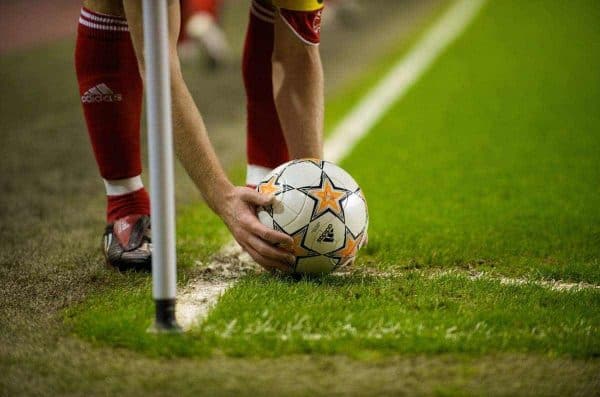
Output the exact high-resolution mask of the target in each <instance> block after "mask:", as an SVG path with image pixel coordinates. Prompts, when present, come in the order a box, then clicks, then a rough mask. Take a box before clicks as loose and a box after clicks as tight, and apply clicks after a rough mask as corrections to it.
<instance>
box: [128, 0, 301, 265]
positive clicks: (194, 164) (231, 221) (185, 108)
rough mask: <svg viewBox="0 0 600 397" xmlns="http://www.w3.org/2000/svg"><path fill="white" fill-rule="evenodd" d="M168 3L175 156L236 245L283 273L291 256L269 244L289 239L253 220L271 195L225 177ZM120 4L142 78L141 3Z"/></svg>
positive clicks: (175, 13)
mask: <svg viewBox="0 0 600 397" xmlns="http://www.w3.org/2000/svg"><path fill="white" fill-rule="evenodd" d="M168 4H169V46H170V48H169V51H170V68H171V90H172V104H173V134H174V143H175V150H176V152H177V155H178V157H179V159H180V160H181V162H182V163H183V166H184V167H185V169H186V171H187V172H188V174H189V175H190V177H191V178H192V180H193V181H194V183H195V184H196V186H197V187H198V189H199V190H200V192H201V193H202V195H203V196H204V198H205V200H206V202H207V203H208V205H209V206H210V207H211V208H212V209H213V210H214V211H215V212H216V213H217V214H218V215H219V216H221V218H222V219H223V221H224V222H225V223H226V225H227V226H228V227H229V229H230V230H231V232H232V234H233V236H234V237H235V238H236V240H237V241H238V242H239V243H240V245H242V247H243V248H244V249H246V251H248V253H250V255H251V256H252V257H253V258H254V259H255V260H256V261H257V262H258V263H260V264H261V265H263V266H265V267H268V268H273V267H275V268H280V269H282V270H285V265H284V264H285V263H290V262H292V261H293V260H294V258H293V256H291V255H290V254H289V253H288V252H286V251H284V250H282V249H280V248H276V247H274V246H273V245H272V244H275V243H279V244H288V245H290V246H291V243H292V241H291V238H290V237H289V236H287V235H285V234H283V233H278V232H275V231H274V230H271V229H268V228H266V227H264V226H263V225H262V224H261V223H260V222H259V221H258V219H257V218H256V214H255V207H256V206H257V205H267V204H269V203H270V202H271V201H272V197H265V196H262V195H260V194H258V193H257V192H255V191H253V190H251V189H248V188H238V187H234V186H233V185H232V184H231V182H230V181H229V180H228V178H227V176H226V175H225V172H224V171H223V169H222V167H221V165H220V163H219V161H218V159H217V156H216V154H215V152H214V149H213V147H212V145H211V143H210V141H209V139H208V135H207V133H206V127H205V126H204V122H203V120H202V117H201V116H200V112H199V111H198V108H197V107H196V105H195V103H194V100H193V99H192V96H191V94H190V92H189V90H188V88H187V86H186V84H185V82H184V80H183V76H182V74H181V68H180V64H179V58H178V56H177V50H176V42H177V36H178V34H179V21H180V15H179V0H169V3H168ZM123 5H124V8H125V14H126V16H127V20H128V22H129V26H130V32H131V38H132V41H133V45H134V48H135V51H136V55H137V57H138V63H139V64H140V71H141V74H142V77H144V55H143V52H144V51H143V30H142V10H141V1H140V0H124V1H123Z"/></svg>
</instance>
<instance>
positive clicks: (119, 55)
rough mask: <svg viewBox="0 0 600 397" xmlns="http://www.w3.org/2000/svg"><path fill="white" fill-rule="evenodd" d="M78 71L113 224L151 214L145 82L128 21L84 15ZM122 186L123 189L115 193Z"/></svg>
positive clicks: (86, 116) (81, 92) (77, 64)
mask: <svg viewBox="0 0 600 397" xmlns="http://www.w3.org/2000/svg"><path fill="white" fill-rule="evenodd" d="M75 69H76V71H77V81H78V83H79V94H80V95H81V102H82V106H83V113H84V116H85V121H86V124H87V129H88V133H89V136H90V140H91V142H92V147H93V150H94V155H95V157H96V162H97V164H98V167H99V169H100V174H101V175H102V177H103V178H104V180H105V182H106V183H107V194H108V195H109V197H108V209H107V218H108V221H109V222H112V221H114V220H116V219H118V218H122V217H124V216H127V215H131V214H149V213H150V205H149V200H148V194H147V193H146V191H145V190H144V188H143V186H142V185H141V178H140V177H139V176H140V174H141V172H142V163H141V155H140V118H141V111H142V90H143V88H142V80H141V77H140V73H139V70H138V65H137V59H136V57H135V52H134V50H133V46H132V44H131V38H130V36H129V30H128V27H127V21H126V20H125V19H124V18H119V17H114V16H110V15H104V14H98V13H95V12H93V11H90V10H87V9H85V8H84V9H82V10H81V16H80V18H79V28H78V30H77V45H76V49H75ZM113 182H116V186H117V189H110V188H109V187H110V186H112V184H113Z"/></svg>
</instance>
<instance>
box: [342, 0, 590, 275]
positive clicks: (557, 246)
mask: <svg viewBox="0 0 600 397" xmlns="http://www.w3.org/2000/svg"><path fill="white" fill-rule="evenodd" d="M517 9H518V10H519V11H518V12H517ZM531 18H534V20H535V23H530V21H529V20H530V19H531ZM599 21H600V15H599V11H598V7H594V6H593V2H586V1H580V2H576V3H574V4H570V5H569V6H568V7H567V6H565V5H564V4H561V3H560V2H538V1H533V2H527V4H521V5H519V6H518V7H517V6H516V5H515V4H514V3H512V2H491V3H490V4H489V5H488V7H487V9H486V11H485V12H484V13H483V15H481V16H480V18H479V19H478V20H477V21H476V23H475V25H474V26H473V27H472V29H471V30H470V31H469V32H468V33H467V34H466V35H465V36H463V37H462V38H461V39H459V42H458V43H456V45H455V46H453V48H452V49H451V50H450V51H449V53H448V54H447V55H445V56H443V57H442V58H441V59H440V60H439V61H438V62H437V63H436V65H435V66H434V68H433V69H432V70H431V71H430V72H429V73H428V74H427V77H425V78H424V79H422V80H421V81H420V82H419V83H418V84H417V85H416V86H415V87H414V89H412V90H411V91H410V92H409V94H408V95H407V97H405V99H404V100H403V101H402V102H401V103H399V104H397V105H396V106H395V107H394V108H393V109H392V110H391V111H389V112H388V113H387V115H386V117H384V119H383V120H381V122H380V123H379V124H378V125H377V126H376V127H375V128H374V129H373V132H372V133H371V135H370V136H369V137H368V138H367V139H365V140H364V141H363V142H362V143H361V144H359V145H358V147H357V148H356V150H355V151H354V152H353V154H352V155H351V156H349V157H348V158H347V159H346V161H344V163H343V165H344V166H345V167H347V168H348V169H349V170H351V172H352V173H353V174H354V176H355V177H356V179H357V180H358V181H359V182H360V183H361V184H362V187H363V189H364V191H365V194H366V196H367V199H368V202H369V205H370V212H371V237H372V238H371V241H372V244H371V246H370V247H369V253H370V254H371V255H372V257H373V259H374V262H376V263H380V266H388V265H398V264H399V265H401V266H405V267H414V266H416V267H421V266H443V267H448V266H465V267H466V266H475V265H477V263H484V266H485V267H486V268H488V269H489V268H492V267H493V268H495V269H496V270H498V271H501V272H502V273H505V274H520V275H523V274H528V275H532V276H541V277H547V278H559V279H571V280H577V281H579V280H584V281H589V282H595V283H598V282H600V266H599V265H600V262H599V258H600V189H599V188H598V186H599V185H598V184H599V182H600V160H599V156H598V153H600V112H598V111H597V104H598V103H600V74H598V72H597V71H598V68H599V67H600V44H599V41H598V40H597V39H598V37H600V29H599V27H598V26H599V24H598V22H599ZM507 26H510V29H507V28H506V27H507ZM559 54H560V55H559ZM365 159H369V160H368V161H365Z"/></svg>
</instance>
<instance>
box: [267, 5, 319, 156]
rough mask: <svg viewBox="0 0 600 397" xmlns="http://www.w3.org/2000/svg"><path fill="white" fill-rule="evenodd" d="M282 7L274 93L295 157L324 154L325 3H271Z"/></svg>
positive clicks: (278, 18)
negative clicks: (322, 55)
mask: <svg viewBox="0 0 600 397" xmlns="http://www.w3.org/2000/svg"><path fill="white" fill-rule="evenodd" d="M273 2H274V4H275V5H276V6H277V7H278V13H277V16H276V18H275V41H274V50H273V86H274V87H273V88H274V91H273V95H274V98H275V105H276V107H277V110H278V114H279V120H280V121H281V126H282V127H283V132H284V135H285V139H286V142H287V147H288V150H289V152H290V155H291V156H292V157H293V158H299V157H315V158H322V156H323V113H324V100H323V67H322V65H321V58H320V54H319V47H318V45H319V42H320V33H321V15H322V11H323V2H322V1H319V0H273Z"/></svg>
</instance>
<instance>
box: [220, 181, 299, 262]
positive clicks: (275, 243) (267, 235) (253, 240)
mask: <svg viewBox="0 0 600 397" xmlns="http://www.w3.org/2000/svg"><path fill="white" fill-rule="evenodd" d="M274 199H275V197H274V196H272V195H265V194H261V193H258V192H257V191H255V190H254V189H251V188H247V187H235V188H233V189H232V191H231V192H230V193H229V194H227V197H225V203H224V208H223V210H222V211H220V214H221V217H222V218H223V221H224V222H225V224H226V225H227V227H228V228H229V230H230V231H231V234H233V237H234V238H235V239H236V241H237V242H238V243H239V244H240V245H241V246H242V248H243V249H244V250H245V251H246V252H248V254H250V256H251V257H252V259H254V260H255V261H256V262H257V263H258V264H259V265H261V266H262V267H264V268H265V269H267V270H270V271H272V270H274V269H279V270H281V271H283V272H290V271H291V270H292V269H291V265H293V264H294V262H295V260H296V258H295V257H294V255H293V254H292V253H291V252H289V251H287V250H285V249H283V248H281V247H282V246H288V247H291V246H293V243H294V240H293V239H292V238H291V237H290V236H288V235H287V234H284V233H281V232H278V231H275V230H273V229H270V228H268V227H266V226H265V225H263V224H262V223H260V221H259V220H258V218H257V217H256V208H257V207H260V206H267V205H271V204H272V203H273V200H274Z"/></svg>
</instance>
